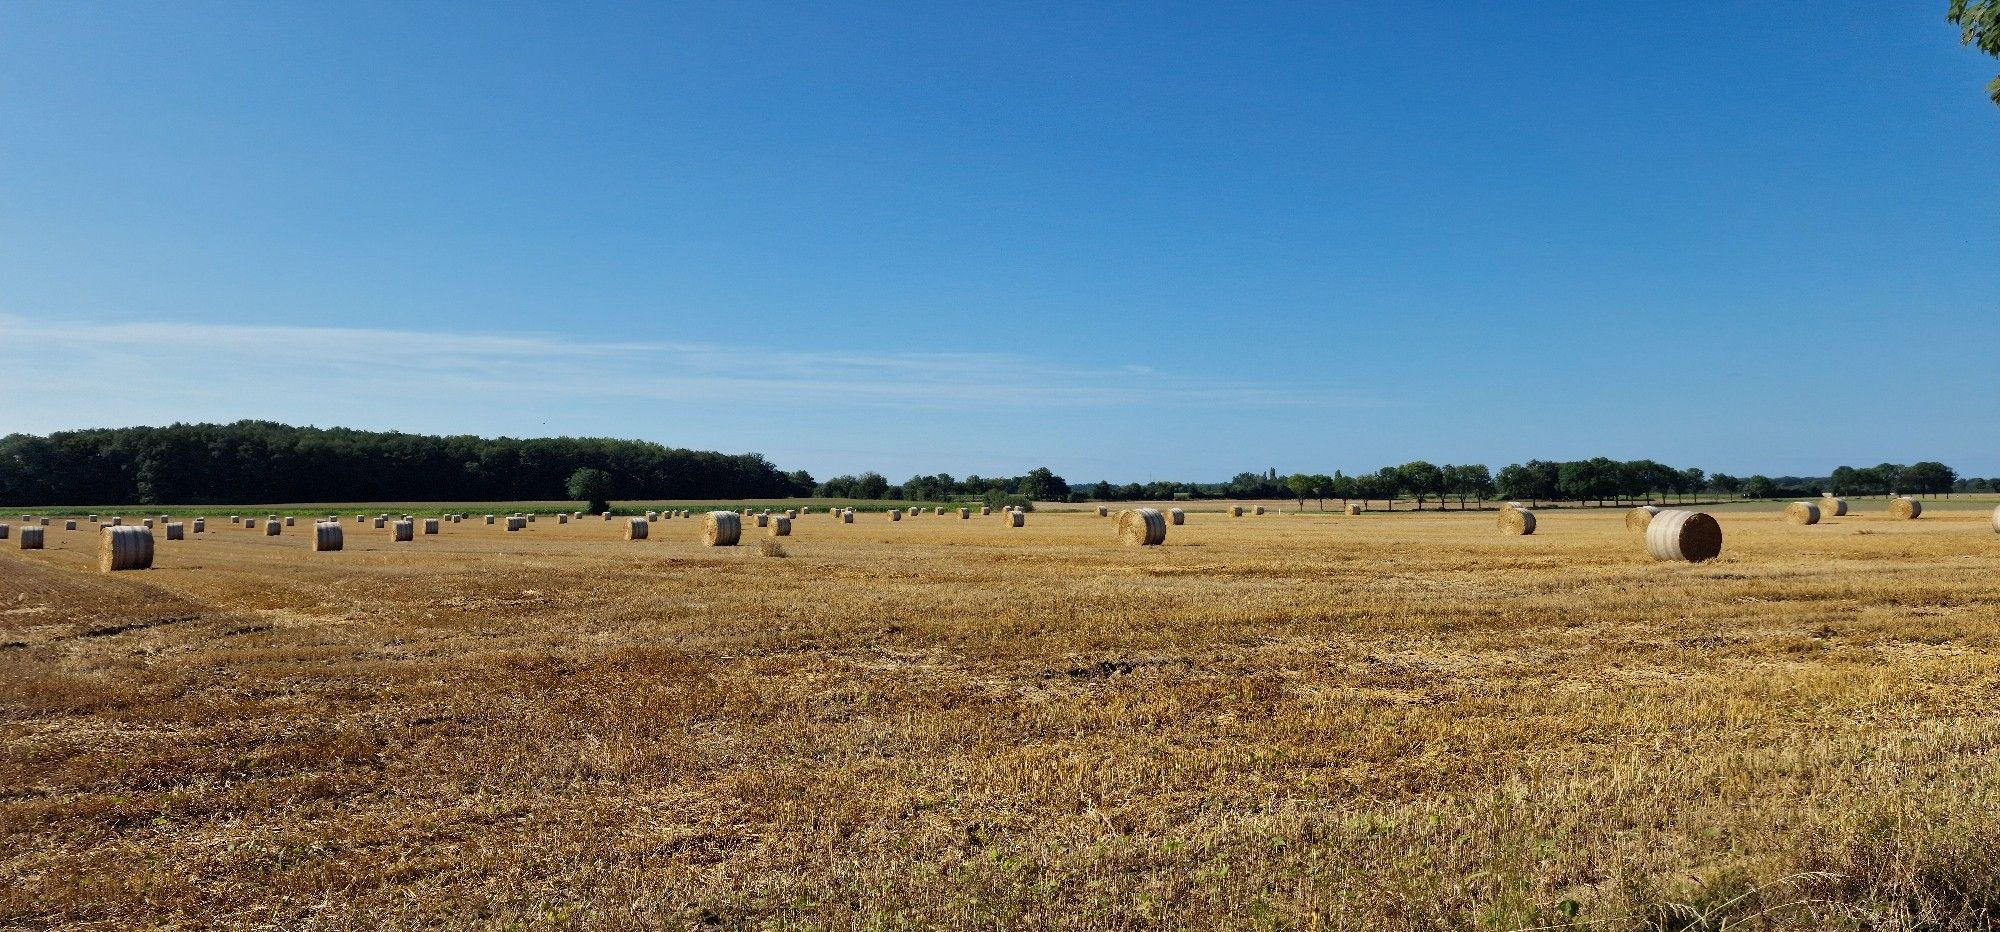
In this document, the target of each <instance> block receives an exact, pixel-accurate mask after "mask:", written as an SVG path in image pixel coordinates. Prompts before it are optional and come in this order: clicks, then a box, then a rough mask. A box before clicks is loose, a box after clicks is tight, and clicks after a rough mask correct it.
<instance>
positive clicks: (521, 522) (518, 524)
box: [507, 518, 528, 531]
mask: <svg viewBox="0 0 2000 932" xmlns="http://www.w3.org/2000/svg"><path fill="white" fill-rule="evenodd" d="M527 529H528V519H526V518H508V519H507V530H509V531H525V530H527Z"/></svg>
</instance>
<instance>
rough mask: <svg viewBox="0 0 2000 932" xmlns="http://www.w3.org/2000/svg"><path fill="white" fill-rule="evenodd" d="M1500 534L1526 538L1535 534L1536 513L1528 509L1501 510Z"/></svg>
mask: <svg viewBox="0 0 2000 932" xmlns="http://www.w3.org/2000/svg"><path fill="white" fill-rule="evenodd" d="M1499 523H1500V532H1501V533H1503V534H1512V535H1515V536H1518V537H1525V536H1527V535H1529V534H1533V533H1535V513H1534V512H1532V511H1529V510H1528V509H1526V508H1502V509H1500V521H1499Z"/></svg>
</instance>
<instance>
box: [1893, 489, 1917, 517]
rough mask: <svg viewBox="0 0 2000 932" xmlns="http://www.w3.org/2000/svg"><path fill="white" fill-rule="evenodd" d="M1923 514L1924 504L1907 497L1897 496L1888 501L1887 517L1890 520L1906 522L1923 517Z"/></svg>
mask: <svg viewBox="0 0 2000 932" xmlns="http://www.w3.org/2000/svg"><path fill="white" fill-rule="evenodd" d="M1923 514H1924V503H1923V502H1920V501H1917V500H1916V499H1914V498H1910V497H1909V496H1907V495H1899V496H1897V497H1895V498H1892V499H1890V500H1889V517H1891V518H1902V519H1905V520H1908V519H1911V518H1920V517H1923Z"/></svg>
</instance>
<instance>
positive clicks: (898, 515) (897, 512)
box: [889, 508, 903, 521]
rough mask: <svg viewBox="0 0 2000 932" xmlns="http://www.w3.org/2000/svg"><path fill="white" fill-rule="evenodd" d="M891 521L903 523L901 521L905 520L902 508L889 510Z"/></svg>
mask: <svg viewBox="0 0 2000 932" xmlns="http://www.w3.org/2000/svg"><path fill="white" fill-rule="evenodd" d="M889 520H891V521H901V520H903V509H901V508H891V509H889Z"/></svg>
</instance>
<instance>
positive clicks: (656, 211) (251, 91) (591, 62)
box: [0, 0, 2000, 481]
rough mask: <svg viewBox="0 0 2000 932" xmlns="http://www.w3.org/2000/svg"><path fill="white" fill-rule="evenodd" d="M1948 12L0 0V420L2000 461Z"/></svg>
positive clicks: (1193, 449) (1079, 460) (1245, 465)
mask: <svg viewBox="0 0 2000 932" xmlns="http://www.w3.org/2000/svg"><path fill="white" fill-rule="evenodd" d="M1944 10H1945V2H1944V0H1931V2H1916V0H1912V2H1891V3H1882V2H1839V3H1815V4H1810V5H1807V6H1774V5H1771V4H1748V3H1713V4H1697V3H1671V4H1643V3H1632V4H1611V5H1606V4H1583V3H1558V2H1551V3H1472V4H1446V5H1435V4H1433V5H1429V6H1417V5H1411V4H1407V3H1387V2H1384V3H1374V4H1359V3H1356V4H1346V3H1303V4H1297V5H1291V6H1285V5H1278V4H1222V3H1218V4H1209V5H1167V4H1120V5H1108V4H1075V3H1049V4H1037V5H1006V4H994V5H973V4H934V3H909V4H892V3H869V4H849V5H833V4H798V5H779V4H756V3H733V2H732V3H715V4H705V5H699V6H680V5H667V4H643V3H642V4H625V3H620V4H604V5H592V4H567V3H565V4H499V3H490V2H479V3H465V4H446V3H407V2H395V3H382V4H368V3H354V2H340V3H318V4H305V3H271V4H252V3H234V2H232V3H223V4H206V3H195V2H173V3H120V4H95V3H25V2H11V3H0V357H4V358H5V359H6V360H7V369H8V373H7V378H6V380H5V383H4V385H0V433H4V432H9V431H31V432H38V433H39V432H44V431H49V430H59V429H67V428H76V427H93V426H123V425H131V424H163V423H168V422H172V421H176V420H185V421H192V420H235V419H238V418H245V417H251V418H266V419H272V420H279V421H286V422H291V423H312V424H319V425H322V426H325V425H344V426H353V427H363V428H375V429H400V430H409V431H422V432H440V433H481V434H489V435H492V434H510V435H515V436H543V435H556V434H590V435H611V436H625V437H638V438H645V439H651V440H657V441H661V442H663V443H668V444H672V445H676V446H688V447H696V448H707V449H720V450H725V451H730V452H742V451H747V450H754V451H758V452H761V453H764V454H765V455H767V456H769V457H771V458H772V459H773V460H774V461H776V462H777V463H779V464H780V465H781V466H783V467H785V468H788V469H790V468H805V469H809V470H811V471H812V472H813V473H814V474H815V475H818V476H821V477H825V476H829V475H832V474H835V473H840V472H852V471H859V470H862V469H867V468H874V469H879V470H881V471H882V472H884V473H886V474H888V475H889V476H890V477H891V478H892V479H894V480H900V479H901V478H903V477H905V476H907V475H909V474H911V473H914V472H927V473H928V472H937V471H948V472H952V473H954V474H958V475H964V474H966V473H978V474H983V475H1000V474H1016V473H1019V472H1022V471H1025V470H1027V469H1029V468H1032V467H1034V466H1038V465H1048V466H1050V467H1052V468H1054V469H1055V470H1056V471H1057V472H1059V473H1062V474H1064V475H1066V476H1068V477H1070V478H1071V479H1073V480H1094V479H1098V478H1109V479H1112V480H1114V481H1143V480H1148V479H1196V480H1202V479H1220V478H1224V477H1227V476H1228V475H1230V474H1233V473H1235V472H1238V471H1242V470H1262V469H1264V468H1265V467H1276V468H1278V469H1279V470H1281V471H1284V472H1292V471H1312V472H1331V471H1333V470H1335V469H1345V470H1349V471H1353V470H1356V469H1372V468H1374V467H1377V466H1380V465H1383V464H1387V463H1396V462H1402V461H1405V460H1410V459H1417V458H1423V459H1429V460H1432V461H1435V462H1485V463H1488V464H1490V465H1492V466H1494V467H1495V468H1497V467H1499V466H1501V465H1504V464H1506V463H1509V462H1516V461H1519V460H1522V459H1526V458H1530V457H1544V458H1569V457H1582V456H1591V455H1600V454H1601V455H1607V456H1613V457H1620V458H1632V457H1651V458H1655V459H1659V460H1662V461H1665V462H1669V463H1673V464H1676V465H1684V466H1701V467H1704V468H1707V469H1710V470H1720V471H1724V472H1737V473H1747V472H1766V473H1770V474H1774V475H1775V474H1824V473H1825V472H1826V471H1827V470H1828V469H1830V468H1832V467H1833V466H1835V465H1838V464H1842V463H1850V464H1870V463H1876V462H1881V461H1884V460H1894V461H1910V460H1916V459H1940V460H1943V461H1944V462H1947V463H1949V464H1951V465H1953V466H1956V467H1957V468H1958V469H1959V470H1960V471H1961V472H1962V473H1965V474H1969V475H1996V474H2000V290H1996V285H2000V261H1996V259H2000V251H1997V250H1996V234H2000V171H1995V165H1996V164H2000V108H1996V107H1995V106H1994V105H1993V104H1992V103H1991V102H1989V101H1988V100H1987V99H1986V95H1985V84H1986V82H1987V81H1988V80H1989V79H1990V78H1991V77H1992V76H1993V74H1994V73H1995V72H1996V71H2000V63H1997V62H1995V61H1994V60H1992V59H1990V58H1987V57H1984V56H1981V55H1980V54H1978V53H1977V52H1976V51H1974V50H1971V49H1966V48H1963V47H1961V46H1960V45H1959V43H1958V35H1957V31H1956V29H1955V28H1954V27H1952V26H1950V25H1948V24H1947V23H1945V22H1944Z"/></svg>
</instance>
